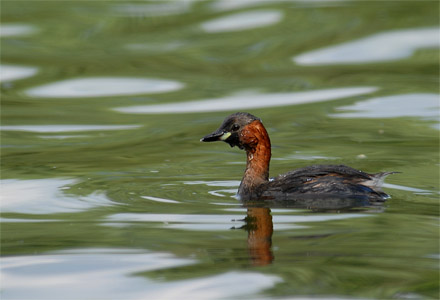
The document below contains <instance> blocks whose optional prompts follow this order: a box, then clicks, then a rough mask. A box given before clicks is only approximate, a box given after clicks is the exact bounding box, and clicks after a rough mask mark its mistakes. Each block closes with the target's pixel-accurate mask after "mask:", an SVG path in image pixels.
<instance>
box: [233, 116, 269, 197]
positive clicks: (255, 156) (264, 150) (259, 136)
mask: <svg viewBox="0 0 440 300" xmlns="http://www.w3.org/2000/svg"><path fill="white" fill-rule="evenodd" d="M240 140H241V143H242V144H243V146H244V148H245V150H246V156H247V159H246V170H245V172H244V176H243V179H242V180H241V184H240V188H239V190H238V194H239V195H240V196H241V197H244V198H251V197H252V195H254V196H255V193H256V191H257V188H258V186H260V185H261V184H262V183H265V182H267V181H268V180H269V163H270V157H271V145H270V139H269V135H268V134H267V131H266V129H265V128H264V126H263V124H262V123H261V122H260V121H259V120H256V121H254V122H252V123H250V124H248V125H246V126H245V127H244V128H243V130H242V132H241V133H240Z"/></svg>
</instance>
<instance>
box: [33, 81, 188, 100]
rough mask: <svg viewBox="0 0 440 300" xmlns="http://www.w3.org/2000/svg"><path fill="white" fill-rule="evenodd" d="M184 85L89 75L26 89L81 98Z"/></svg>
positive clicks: (37, 93)
mask: <svg viewBox="0 0 440 300" xmlns="http://www.w3.org/2000/svg"><path fill="white" fill-rule="evenodd" d="M183 87H184V84H183V83H180V82H177V81H173V80H164V79H151V78H130V77H88V78H77V79H67V80H63V81H58V82H54V83H49V84H45V85H41V86H37V87H34V88H30V89H28V90H26V91H25V94H26V95H28V96H31V97H45V98H46V97H48V98H81V97H103V96H121V95H137V94H153V93H166V92H172V91H176V90H180V89H181V88H183Z"/></svg>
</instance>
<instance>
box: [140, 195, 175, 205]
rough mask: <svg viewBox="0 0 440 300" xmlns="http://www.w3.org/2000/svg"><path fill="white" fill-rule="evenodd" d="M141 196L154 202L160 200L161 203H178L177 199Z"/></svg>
mask: <svg viewBox="0 0 440 300" xmlns="http://www.w3.org/2000/svg"><path fill="white" fill-rule="evenodd" d="M141 198H144V199H147V200H151V201H155V202H162V203H180V202H179V201H176V200H171V199H164V198H158V197H151V196H141Z"/></svg>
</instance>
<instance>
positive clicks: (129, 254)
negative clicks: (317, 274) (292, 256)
mask: <svg viewBox="0 0 440 300" xmlns="http://www.w3.org/2000/svg"><path fill="white" fill-rule="evenodd" d="M195 263H197V261H195V260H193V259H187V258H177V257H175V256H174V255H172V254H168V253H157V252H156V253H154V252H147V251H142V250H132V249H78V250H70V251H58V252H51V253H48V254H44V255H33V256H11V257H4V258H2V269H1V275H2V276H1V277H2V299H57V300H58V299H118V300H119V299H126V300H132V299H133V300H134V299H136V300H140V299H154V300H161V299H162V300H172V299H198V300H202V299H203V300H210V299H225V298H228V299H238V298H240V297H243V296H252V295H253V294H255V293H258V292H260V291H262V290H265V289H268V288H271V287H273V286H275V285H276V284H277V283H280V282H282V279H281V278H280V277H278V276H274V275H265V274H260V273H257V272H227V273H222V274H218V275H214V276H206V277H201V278H194V279H185V280H176V281H164V280H161V281H154V280H152V279H150V278H147V277H141V276H134V275H135V274H136V273H141V272H149V271H157V270H164V269H170V268H179V267H182V266H187V265H192V264H195ZM225 287H228V288H227V289H225Z"/></svg>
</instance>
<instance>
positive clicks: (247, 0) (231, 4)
mask: <svg viewBox="0 0 440 300" xmlns="http://www.w3.org/2000/svg"><path fill="white" fill-rule="evenodd" d="M289 1H290V2H301V3H303V4H311V3H312V4H313V5H316V4H326V3H329V2H343V1H347V0H239V1H233V0H217V1H215V2H213V3H212V4H211V7H212V8H213V9H214V10H217V11H226V10H234V9H240V8H244V7H252V6H257V5H265V4H273V3H275V2H289Z"/></svg>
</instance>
